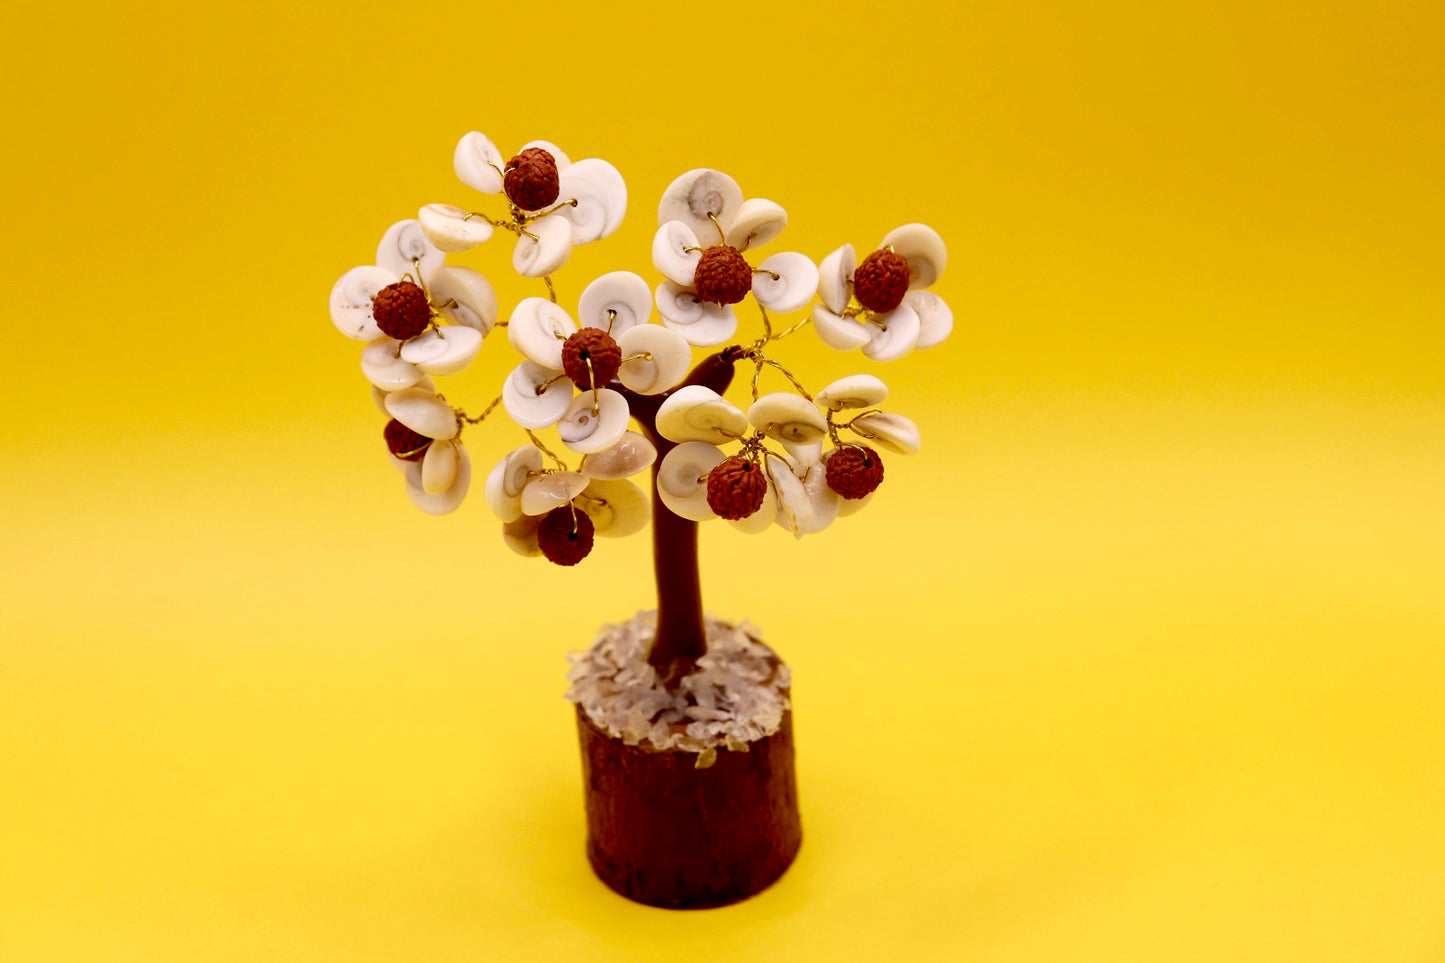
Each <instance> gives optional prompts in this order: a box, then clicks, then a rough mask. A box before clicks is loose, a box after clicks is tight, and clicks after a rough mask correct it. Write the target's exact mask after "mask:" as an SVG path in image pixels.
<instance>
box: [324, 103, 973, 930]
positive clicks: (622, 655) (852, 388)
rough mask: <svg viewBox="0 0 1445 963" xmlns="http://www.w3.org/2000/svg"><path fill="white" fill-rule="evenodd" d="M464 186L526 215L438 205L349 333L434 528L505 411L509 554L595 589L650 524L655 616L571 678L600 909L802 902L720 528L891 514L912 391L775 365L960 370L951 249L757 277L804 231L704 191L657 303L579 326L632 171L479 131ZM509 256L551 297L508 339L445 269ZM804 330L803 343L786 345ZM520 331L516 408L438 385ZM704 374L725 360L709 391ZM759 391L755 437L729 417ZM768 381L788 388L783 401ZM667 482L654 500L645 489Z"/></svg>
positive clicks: (894, 239) (411, 230) (642, 289)
mask: <svg viewBox="0 0 1445 963" xmlns="http://www.w3.org/2000/svg"><path fill="white" fill-rule="evenodd" d="M453 166H454V169H455V171H456V173H457V176H458V178H459V179H460V180H461V181H462V182H463V183H464V184H465V185H467V186H468V187H470V188H473V189H474V190H476V191H479V192H481V193H482V194H486V195H501V200H500V202H491V203H492V204H493V205H495V206H502V207H503V208H504V209H503V210H500V211H498V210H494V211H492V213H487V212H486V211H473V210H469V209H468V208H464V207H456V206H452V205H449V204H428V205H426V206H424V207H422V208H421V209H420V211H419V213H418V216H417V218H416V219H412V220H405V221H401V222H399V223H396V224H394V225H392V227H391V228H390V229H388V230H387V231H386V233H385V234H384V235H383V237H382V240H381V244H380V246H379V248H378V250H377V257H376V263H375V264H374V265H366V266H362V267H356V268H353V269H351V270H350V271H347V272H346V273H345V274H344V275H342V277H341V278H340V279H339V280H338V281H337V282H336V285H335V287H334V288H333V289H332V292H331V305H330V307H331V317H332V320H333V322H334V323H335V325H336V327H337V328H338V329H339V330H340V331H341V332H342V333H343V334H345V335H347V336H348V337H351V338H354V339H357V340H360V341H364V342H366V344H365V347H364V348H363V349H362V352H361V368H362V372H363V374H364V375H365V377H366V379H367V380H368V381H369V382H370V383H371V385H372V390H373V394H374V396H375V398H376V401H377V403H378V405H379V406H380V407H381V408H382V410H383V411H384V412H385V413H386V415H387V416H388V418H389V420H388V421H387V422H386V424H385V427H384V429H383V439H384V441H385V444H386V447H387V450H388V452H389V453H390V457H391V460H392V462H393V463H394V464H395V465H396V467H397V468H398V469H399V470H400V471H401V473H402V476H403V480H404V485H405V489H406V491H407V494H408V495H409V496H410V498H411V499H412V501H413V502H414V503H415V504H416V505H417V506H418V507H419V508H421V509H422V510H423V511H426V512H430V513H433V514H445V513H448V512H451V511H453V510H455V509H456V508H457V507H458V506H459V505H460V504H461V502H462V500H463V499H464V498H465V496H466V495H467V493H468V491H469V489H470V487H471V483H472V467H471V460H470V456H469V455H468V454H467V452H466V450H465V448H464V447H463V445H462V441H461V434H462V432H463V429H465V428H466V427H467V426H468V425H471V424H476V423H478V422H481V421H483V420H484V419H487V418H488V417H490V416H492V415H493V413H494V412H495V411H496V409H498V408H499V407H500V408H501V409H502V411H503V412H505V414H506V415H507V416H509V417H510V418H511V420H512V421H514V422H515V423H516V425H517V426H518V428H519V430H520V432H521V435H522V436H523V440H524V441H525V443H524V444H521V445H520V446H519V447H517V448H516V449H515V450H513V451H511V452H510V453H507V454H505V455H504V456H503V457H502V458H501V459H500V460H499V461H498V462H496V463H495V466H494V467H493V468H492V469H491V470H490V472H489V473H488V475H487V477H486V480H485V482H484V485H483V489H484V491H483V496H484V499H485V501H486V503H487V505H488V506H489V508H490V509H491V510H492V511H493V512H494V513H495V514H496V516H497V517H498V519H499V520H500V522H501V524H502V534H503V538H504V540H505V541H506V543H507V544H508V545H509V546H510V547H511V548H512V549H514V550H515V551H517V552H518V553H520V554H522V555H527V556H541V557H543V558H546V559H547V560H549V561H551V562H553V563H555V564H558V565H576V564H579V563H582V562H584V560H585V559H586V558H587V557H588V556H589V555H590V554H591V553H592V552H593V551H594V550H598V549H597V548H596V546H595V544H594V539H595V538H596V537H598V536H601V537H616V536H625V535H630V534H634V533H636V532H638V531H640V530H641V529H642V528H644V527H646V524H647V522H648V521H649V520H651V522H652V537H653V550H654V551H653V555H654V574H655V577H656V582H657V592H658V608H657V611H656V614H655V615H654V614H653V613H642V614H639V615H638V616H637V617H636V618H634V619H633V620H632V621H631V622H629V623H625V624H620V625H613V626H608V627H606V628H605V629H604V630H603V632H602V634H601V636H600V637H599V638H598V639H597V641H596V642H594V644H593V646H592V647H591V649H589V650H588V651H587V652H586V653H585V654H583V655H581V656H577V657H574V665H573V668H572V671H571V673H569V680H570V681H571V683H572V686H571V690H570V691H569V693H568V698H569V699H571V700H572V701H574V702H576V703H577V704H578V709H577V715H578V726H579V735H580V738H581V742H582V750H583V765H584V776H585V781H586V783H587V785H586V791H587V800H586V801H587V808H588V821H589V842H588V853H589V856H590V858H591V861H592V865H593V867H594V869H595V870H596V871H597V873H598V875H599V876H600V877H601V878H602V879H603V881H604V882H606V883H607V884H608V885H609V886H611V887H612V888H613V889H615V890H617V891H619V892H621V893H623V894H624V895H626V896H629V897H630V898H633V899H636V900H639V901H641V902H646V903H651V904H654V905H661V906H676V907H690V906H714V905H721V904H723V903H727V902H733V901H735V900H738V899H742V898H744V897H746V896H749V895H751V894H752V893H755V892H757V891H758V890H760V889H762V888H763V887H765V886H767V885H768V884H769V883H771V882H772V881H773V880H774V879H776V878H777V877H778V876H779V875H781V874H782V872H783V871H784V870H785V869H786V868H787V866H788V865H789V864H790V863H791V861H792V859H793V856H794V854H795V853H796V851H797V848H798V845H799V842H800V840H801V830H800V827H799V821H798V815H797V800H796V792H795V788H794V780H793V765H792V742H791V725H790V723H791V720H790V711H789V702H788V692H789V686H790V677H789V673H788V670H787V667H786V666H785V665H783V663H782V662H781V660H779V659H778V658H777V656H776V655H774V654H773V652H772V651H771V650H770V649H768V648H767V647H766V646H765V645H763V644H762V643H761V641H760V640H758V639H757V638H756V637H755V636H754V635H753V633H752V631H751V630H750V627H748V626H746V625H743V626H736V627H735V626H730V625H726V624H724V623H721V622H717V621H715V620H709V619H706V618H705V616H704V614H703V607H702V597H701V589H700V584H701V583H700V578H699V573H698V562H697V526H698V524H699V523H701V522H705V521H708V520H712V519H718V518H720V519H724V520H726V521H727V523H728V524H730V525H731V526H733V527H735V528H737V529H739V530H740V531H742V532H745V533H757V532H761V531H762V530H764V529H766V528H768V527H769V526H772V525H778V526H781V527H783V528H785V529H787V530H789V531H791V532H793V533H794V534H795V535H796V536H798V537H800V538H801V537H802V536H804V535H807V534H810V533H814V532H817V531H821V530H822V529H823V528H826V527H827V526H828V525H830V524H832V523H833V521H835V520H836V519H837V518H839V517H842V516H846V515H850V514H852V513H854V512H856V511H857V510H859V509H860V508H862V507H863V506H864V505H865V504H867V502H868V501H869V500H870V499H871V498H872V497H873V496H874V493H875V492H876V490H877V489H878V488H879V485H880V484H881V482H882V481H883V478H884V460H883V457H882V455H881V454H880V449H883V450H885V451H888V452H896V453H902V454H913V453H915V452H917V451H918V448H919V435H918V429H917V427H916V426H915V425H914V424H913V422H911V421H909V420H908V419H907V418H905V417H903V416H901V415H898V414H895V413H891V412H887V411H884V410H883V409H882V408H881V407H880V405H882V404H883V402H884V401H885V399H886V397H887V394H888V389H887V387H886V386H885V385H884V383H883V382H882V381H881V380H879V379H878V378H877V377H876V376H874V375H871V374H856V375H852V376H849V377H845V378H843V379H841V380H838V381H834V382H833V383H831V384H829V385H826V386H824V387H823V388H821V389H820V390H818V391H816V392H810V391H809V389H808V388H807V387H805V385H804V383H803V381H802V380H800V378H799V377H798V376H797V374H795V373H794V372H793V371H792V370H790V369H789V368H788V367H787V366H786V365H785V364H784V363H783V362H782V361H781V360H780V359H779V358H778V357H777V356H776V350H775V349H776V346H777V345H778V342H780V341H782V340H783V339H784V338H787V337H789V336H792V335H794V334H796V333H798V332H799V331H802V330H803V329H805V328H809V327H811V328H812V329H813V330H815V331H816V332H817V335H818V337H820V338H821V339H822V340H823V341H824V342H825V343H826V344H828V345H829V346H831V347H833V348H836V349H839V350H844V351H849V350H860V351H861V353H862V354H863V355H864V356H865V357H866V358H868V359H869V360H872V361H881V362H886V361H893V360H897V359H899V358H902V357H904V356H905V355H907V354H908V353H909V352H911V351H912V350H913V349H914V348H926V347H931V346H933V345H936V344H938V343H940V342H941V341H943V340H944V339H945V338H946V337H947V336H948V334H949V333H950V331H951V329H952V326H953V320H952V314H951V312H950V311H949V308H948V307H947V305H946V304H945V303H944V301H943V300H942V299H941V298H939V297H938V296H937V295H936V294H934V293H932V292H931V291H929V290H928V288H929V287H930V286H931V285H932V284H933V283H934V282H935V281H937V280H938V278H939V277H940V276H941V274H942V273H943V270H944V266H945V264H946V259H947V253H946V249H945V247H944V244H943V241H942V240H941V238H939V236H938V234H937V233H936V232H934V231H933V230H932V229H931V228H928V227H926V226H925V225H922V224H905V225H903V226H901V227H899V228H897V229H895V230H893V231H891V232H890V233H889V234H888V235H887V236H885V237H884V238H883V240H882V242H881V243H880V244H879V246H878V247H877V248H876V249H874V250H872V251H871V252H870V253H868V254H867V255H866V256H865V257H864V258H863V259H862V260H861V261H859V260H858V258H857V254H856V252H855V249H854V248H853V246H852V245H851V244H843V245H842V246H840V247H839V248H837V249H836V250H834V251H833V252H832V253H830V254H828V255H827V256H826V257H825V258H823V260H822V261H821V263H820V264H818V265H815V264H814V262H813V261H812V260H811V259H809V258H808V257H807V256H805V255H803V254H800V253H796V252H789V251H785V252H779V253H773V254H771V255H769V256H767V257H759V255H758V251H759V249H760V248H762V247H763V246H764V245H767V244H768V243H769V242H771V241H774V240H775V239H777V238H778V236H779V235H780V234H781V233H782V232H783V229H784V227H785V226H786V224H787V213H786V212H785V211H784V209H783V208H782V207H781V206H779V205H778V204H776V203H774V202H772V201H769V200H764V199H762V198H746V199H745V198H744V196H743V193H742V190H741V189H740V188H739V186H738V185H737V183H736V182H735V181H733V180H732V178H730V177H728V176H727V175H725V174H723V173H721V172H719V171H715V170H708V169H699V170H693V171H689V172H687V173H685V174H683V175H681V176H680V177H678V178H677V179H676V180H674V181H673V182H672V184H670V185H669V186H668V187H667V188H666V190H664V191H663V193H662V197H661V201H660V203H659V206H658V225H659V226H658V230H657V233H656V235H655V237H654V239H653V244H652V263H653V266H654V268H655V269H656V271H657V272H658V273H659V274H660V275H661V276H662V280H661V282H660V283H659V284H658V285H657V286H656V288H655V289H654V288H653V286H652V285H651V284H649V283H648V281H646V280H645V279H644V278H643V277H641V276H639V275H637V274H634V273H631V272H629V271H614V272H611V273H608V274H603V275H602V276H600V277H597V278H595V279H592V280H591V281H590V282H589V283H587V284H586V286H585V287H583V288H582V290H581V293H580V296H578V298H577V300H576V301H575V313H574V311H573V310H572V308H573V305H574V302H572V301H570V300H569V301H565V302H564V301H562V300H561V299H559V297H558V294H557V290H556V286H555V285H554V283H553V281H552V275H553V274H554V273H556V272H557V271H559V270H560V269H561V268H562V267H563V266H564V265H565V263H566V261H567V260H568V258H569V256H570V254H571V250H572V248H573V246H575V245H578V244H585V243H589V242H592V241H596V240H599V239H601V238H605V237H607V236H608V235H610V234H611V233H612V232H613V231H615V230H616V229H617V227H618V226H619V225H620V224H621V222H622V218H623V215H624V213H625V211H626V207H627V188H626V185H625V183H624V181H623V179H622V177H621V176H620V175H619V173H618V172H617V170H616V169H615V168H614V167H612V165H610V164H608V163H607V162H606V161H603V160H599V159H596V158H589V159H585V160H581V161H577V162H575V163H573V162H571V161H570V160H569V159H568V158H567V156H566V155H565V154H564V153H563V152H562V151H561V150H560V149H558V148H557V147H556V146H555V145H553V144H550V143H547V142H545V141H533V142H531V143H529V144H526V145H524V146H523V147H522V148H521V149H520V150H519V151H518V152H517V153H516V154H515V155H513V156H512V157H510V159H507V158H504V156H503V154H502V153H501V152H500V151H499V150H498V149H497V148H496V147H495V146H494V145H493V144H492V142H491V141H490V140H488V139H487V138H486V137H484V136H483V135H481V134H479V133H476V132H473V133H469V134H467V135H466V136H464V137H463V138H462V139H461V141H460V142H459V143H458V145H457V149H456V152H455V155H454V158H453ZM498 231H504V232H507V233H510V234H513V235H515V237H516V241H515V246H514V248H513V253H512V266H513V268H514V269H515V270H517V271H518V272H519V273H520V274H522V275H523V276H526V277H532V278H537V279H539V280H540V281H542V282H543V284H544V285H545V293H546V296H542V295H541V294H539V295H538V296H534V297H527V298H524V299H522V300H521V301H520V302H519V303H517V304H516V305H515V306H513V308H512V310H511V311H510V312H509V314H508V317H507V319H506V320H505V321H502V320H501V319H500V311H499V305H498V302H497V298H496V295H495V292H494V291H493V289H492V286H491V284H490V283H489V282H488V281H487V280H486V278H485V276H484V275H482V274H481V273H480V272H478V271H476V270H474V269H472V268H469V267H463V266H459V265H453V264H447V263H446V259H447V256H448V255H450V254H456V253H460V252H463V251H466V250H469V249H471V248H473V247H475V246H477V245H479V244H481V243H483V242H485V241H487V240H489V239H490V238H491V237H492V235H493V234H495V233H496V232H498ZM815 299H816V300H815ZM748 301H752V302H753V304H754V306H753V307H747V306H745V303H746V302H748ZM654 304H655V306H656V313H657V315H658V316H659V318H660V323H653V321H652V316H653V308H654ZM739 309H742V310H743V312H744V314H745V315H751V314H753V313H755V314H756V316H757V318H758V334H757V336H756V337H753V338H744V339H742V340H735V339H736V338H737V334H738V329H739V318H738V313H737V312H738V310H739ZM805 309H809V310H808V311H807V313H806V314H805V315H804V316H803V317H802V319H801V320H797V321H796V322H794V323H792V324H791V325H789V326H782V325H781V324H780V323H776V322H775V319H777V318H781V317H783V316H786V315H790V314H798V313H801V312H804V310H805ZM498 326H505V327H506V339H507V341H508V342H509V344H510V345H511V347H512V348H513V349H515V350H516V352H517V353H518V354H519V355H520V360H519V362H518V363H517V365H516V367H514V368H513V369H512V371H511V373H510V374H509V375H508V376H507V377H506V379H505V382H504V384H503V385H502V386H501V391H500V394H499V395H498V396H497V397H496V398H495V400H493V401H491V402H490V403H489V404H487V405H486V406H485V407H483V408H482V409H481V410H480V411H479V412H478V413H477V414H469V413H468V412H467V410H466V409H464V408H462V407H457V406H454V405H453V404H452V402H451V401H450V400H448V398H447V397H446V396H445V395H443V394H441V393H439V392H438V390H437V386H436V384H435V382H434V380H433V379H434V378H439V377H445V376H449V375H454V374H458V373H460V372H461V371H463V370H464V369H466V368H467V366H468V365H469V364H470V363H471V361H472V360H473V359H474V358H475V357H476V356H477V354H478V352H479V351H480V350H481V348H482V346H483V341H484V339H485V338H486V337H487V336H488V335H489V334H491V333H492V332H493V330H494V328H496V327H498ZM694 348H703V349H711V353H708V354H706V355H705V357H703V358H702V359H701V360H700V361H699V362H698V363H697V364H695V365H694V364H693V349H694ZM739 369H741V371H742V372H743V373H744V375H746V376H748V379H749V390H750V395H751V402H750V404H749V405H748V407H747V408H746V410H744V409H743V408H740V407H737V406H735V405H734V404H733V403H732V402H730V401H728V400H727V399H726V398H725V397H724V394H725V393H726V391H727V389H728V387H729V385H730V384H731V382H732V380H733V376H734V373H735V372H736V371H738V370H739ZM764 377H767V378H769V379H775V380H778V382H779V383H780V384H783V383H785V384H786V385H787V388H786V389H785V390H779V391H763V390H762V387H761V383H762V379H763V378H764ZM634 425H635V426H636V427H635V429H634V427H633V426H634ZM539 432H554V433H555V436H556V440H555V441H552V439H551V438H547V439H546V440H544V438H543V437H542V436H540V435H539ZM557 449H561V450H562V451H565V452H566V453H567V455H570V456H575V457H576V458H577V461H576V463H575V465H573V464H569V462H568V460H567V457H566V456H564V455H562V454H559V453H558V451H557ZM649 468H650V469H651V470H652V472H651V474H652V484H651V492H650V496H651V497H650V498H649V494H648V493H647V492H644V490H643V489H642V488H641V487H640V486H639V485H637V484H636V483H635V482H634V481H632V480H631V479H632V478H633V476H635V475H637V474H638V473H640V472H642V471H643V470H645V469H649ZM719 749H721V750H723V751H722V752H721V753H720V752H719V751H718V750H719Z"/></svg>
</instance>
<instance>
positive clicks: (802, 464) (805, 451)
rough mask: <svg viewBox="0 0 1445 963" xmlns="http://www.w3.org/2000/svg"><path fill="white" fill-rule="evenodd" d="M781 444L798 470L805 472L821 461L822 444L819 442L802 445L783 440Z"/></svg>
mask: <svg viewBox="0 0 1445 963" xmlns="http://www.w3.org/2000/svg"><path fill="white" fill-rule="evenodd" d="M782 444H783V448H784V449H786V450H787V452H788V458H789V459H790V460H791V461H792V463H793V464H794V465H796V466H798V468H799V469H800V470H803V471H806V470H807V469H809V468H811V467H812V466H813V465H814V464H816V463H817V462H819V461H822V459H823V442H822V441H821V440H820V441H815V442H812V443H810V444H803V443H802V442H797V441H788V440H787V439H786V438H785V439H783V441H782Z"/></svg>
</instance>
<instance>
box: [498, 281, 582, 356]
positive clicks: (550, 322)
mask: <svg viewBox="0 0 1445 963" xmlns="http://www.w3.org/2000/svg"><path fill="white" fill-rule="evenodd" d="M576 333H577V322H576V321H573V320H572V316H571V315H569V314H568V313H567V312H566V311H563V310H562V308H561V307H560V306H558V305H556V304H553V303H552V302H551V301H548V300H547V299H546V298H523V299H522V300H520V301H518V302H517V306H516V307H515V308H513V309H512V316H511V318H509V319H508V320H507V340H508V341H509V342H511V344H512V347H514V348H516V349H517V351H518V352H520V353H521V354H522V356H523V357H525V358H527V359H528V360H530V361H535V362H537V364H539V365H542V366H543V367H545V368H551V369H552V370H553V371H554V372H557V371H561V370H562V345H563V344H564V343H565V342H566V341H567V339H568V338H569V337H571V336H572V335H574V334H576Z"/></svg>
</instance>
